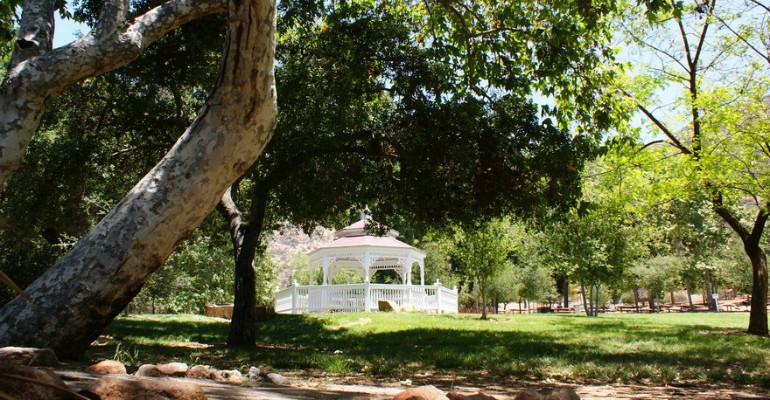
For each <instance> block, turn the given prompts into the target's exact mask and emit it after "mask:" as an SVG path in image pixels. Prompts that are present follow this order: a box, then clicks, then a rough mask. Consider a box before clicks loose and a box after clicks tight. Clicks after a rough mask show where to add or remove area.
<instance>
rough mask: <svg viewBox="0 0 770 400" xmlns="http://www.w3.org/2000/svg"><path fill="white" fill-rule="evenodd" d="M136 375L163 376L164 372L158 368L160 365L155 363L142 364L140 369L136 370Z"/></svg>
mask: <svg viewBox="0 0 770 400" xmlns="http://www.w3.org/2000/svg"><path fill="white" fill-rule="evenodd" d="M134 375H136V376H149V377H160V376H163V373H162V372H160V370H158V367H157V366H156V365H155V364H142V365H140V366H139V369H137V370H136V372H134Z"/></svg>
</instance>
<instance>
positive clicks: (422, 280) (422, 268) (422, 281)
mask: <svg viewBox="0 0 770 400" xmlns="http://www.w3.org/2000/svg"><path fill="white" fill-rule="evenodd" d="M420 286H425V261H420Z"/></svg>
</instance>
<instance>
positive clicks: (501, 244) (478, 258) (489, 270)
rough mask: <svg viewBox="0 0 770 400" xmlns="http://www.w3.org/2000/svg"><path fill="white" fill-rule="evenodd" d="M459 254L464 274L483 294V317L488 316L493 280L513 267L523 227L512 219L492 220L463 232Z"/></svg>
mask: <svg viewBox="0 0 770 400" xmlns="http://www.w3.org/2000/svg"><path fill="white" fill-rule="evenodd" d="M458 236H459V244H458V246H457V251H456V254H455V255H456V257H457V258H458V260H460V262H461V263H462V268H463V272H464V274H465V275H466V276H467V277H468V279H470V280H472V281H473V282H474V283H475V284H476V289H477V290H478V291H479V293H480V294H481V303H482V312H481V319H487V309H486V306H487V298H488V297H487V294H488V293H487V292H488V289H489V284H490V280H491V279H492V278H494V277H495V276H497V275H498V274H499V273H500V272H501V271H503V270H504V269H505V268H506V267H509V266H510V262H511V261H510V258H509V255H510V254H511V253H512V252H513V251H514V250H515V249H516V248H517V245H516V238H518V237H520V236H521V228H520V227H519V226H517V225H515V224H512V223H511V221H510V219H508V218H503V219H497V218H496V219H492V220H490V221H487V222H485V223H483V224H479V225H478V226H477V227H476V229H474V230H472V231H470V232H460V233H459V234H458Z"/></svg>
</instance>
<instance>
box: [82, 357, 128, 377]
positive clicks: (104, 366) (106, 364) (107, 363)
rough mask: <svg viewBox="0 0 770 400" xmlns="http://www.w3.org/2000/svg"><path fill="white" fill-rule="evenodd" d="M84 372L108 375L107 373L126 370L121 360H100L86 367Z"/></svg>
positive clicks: (122, 372)
mask: <svg viewBox="0 0 770 400" xmlns="http://www.w3.org/2000/svg"><path fill="white" fill-rule="evenodd" d="M86 372H90V373H92V374H99V375H109V374H125V373H127V372H126V366H125V365H123V363H122V362H120V361H117V360H104V361H100V362H98V363H96V364H94V365H92V366H90V367H88V368H86Z"/></svg>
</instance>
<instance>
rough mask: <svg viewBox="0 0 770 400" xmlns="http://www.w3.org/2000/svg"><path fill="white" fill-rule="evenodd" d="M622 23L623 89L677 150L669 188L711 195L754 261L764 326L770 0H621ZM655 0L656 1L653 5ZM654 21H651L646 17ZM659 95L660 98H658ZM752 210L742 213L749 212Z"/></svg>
mask: <svg viewBox="0 0 770 400" xmlns="http://www.w3.org/2000/svg"><path fill="white" fill-rule="evenodd" d="M625 7H626V8H624V9H623V12H624V15H626V16H627V17H626V18H624V19H623V20H622V23H621V24H620V27H621V29H622V30H623V32H624V39H625V42H626V46H627V48H628V50H627V51H628V52H629V53H636V54H638V55H639V56H640V57H639V58H640V59H643V60H647V61H644V62H639V63H635V64H633V65H628V67H629V71H628V74H627V77H626V78H627V79H626V80H625V81H623V82H621V88H620V90H621V91H623V92H624V93H625V94H626V96H627V97H628V100H629V104H630V105H632V106H633V107H635V108H637V109H638V110H639V111H640V112H641V113H642V114H643V115H644V116H645V119H646V121H647V124H646V126H643V127H642V128H643V129H644V131H645V133H646V135H647V136H648V137H651V136H655V135H657V136H660V137H662V138H663V140H660V142H662V143H666V144H667V146H668V147H669V149H671V150H673V151H674V154H677V155H678V156H679V157H678V158H679V159H680V160H679V161H678V162H676V163H674V165H677V166H679V170H678V171H677V172H676V173H672V174H670V175H669V176H670V177H673V178H674V179H673V180H671V181H670V182H671V188H672V189H673V190H671V192H672V193H675V192H676V191H679V193H680V194H682V193H687V197H690V198H697V197H699V196H701V197H703V198H706V199H708V201H710V202H711V205H712V207H713V210H714V211H715V213H716V214H717V215H718V216H719V217H720V218H721V219H722V220H723V221H724V222H725V223H726V224H728V225H729V227H730V228H731V229H732V231H733V232H734V234H736V235H737V236H738V237H739V238H740V239H741V241H742V242H743V246H744V249H745V252H746V255H747V256H748V257H749V259H751V260H752V273H753V279H754V283H753V288H752V291H753V295H752V296H753V299H755V302H754V303H752V307H751V309H752V311H751V315H752V318H751V319H750V323H749V331H750V332H752V333H755V334H761V335H766V334H767V332H768V328H767V325H768V323H767V309H766V306H765V303H764V300H759V299H764V298H766V297H767V292H768V286H767V283H766V282H765V277H766V276H767V259H766V255H765V253H764V250H763V249H762V247H761V245H760V242H761V239H762V236H763V233H764V229H765V225H766V222H767V218H768V216H770V213H769V212H768V211H769V210H770V209H769V208H768V207H770V205H768V204H769V203H767V202H766V201H764V200H762V199H766V198H768V193H767V187H768V183H769V182H768V181H767V179H768V175H767V171H766V169H767V165H768V159H769V158H770V157H769V155H770V152H768V151H767V149H766V147H767V146H766V144H767V129H766V128H767V127H766V125H767V115H768V103H767V101H766V99H767V95H768V90H767V87H768V86H767V82H768V81H769V80H770V69H768V68H767V62H768V61H770V54H768V52H767V48H766V46H764V44H763V43H764V41H765V39H766V38H767V35H768V29H770V27H768V25H767V23H766V19H767V16H768V15H769V14H770V8H768V7H767V6H766V5H763V4H762V3H761V2H739V1H723V0H719V1H717V0H711V1H707V2H704V3H697V2H696V3H681V4H680V3H676V6H675V7H667V8H663V9H658V10H656V11H654V12H653V18H650V16H651V15H650V13H649V9H648V10H646V11H645V10H643V9H641V8H640V7H634V6H633V5H629V4H626V5H625ZM653 9H654V8H653ZM651 21H652V22H651ZM662 97H666V98H667V99H666V100H663V101H661V98H662ZM747 210H748V211H749V212H750V213H752V214H753V217H752V218H748V219H744V218H743V214H744V213H745V212H746V211H747Z"/></svg>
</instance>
